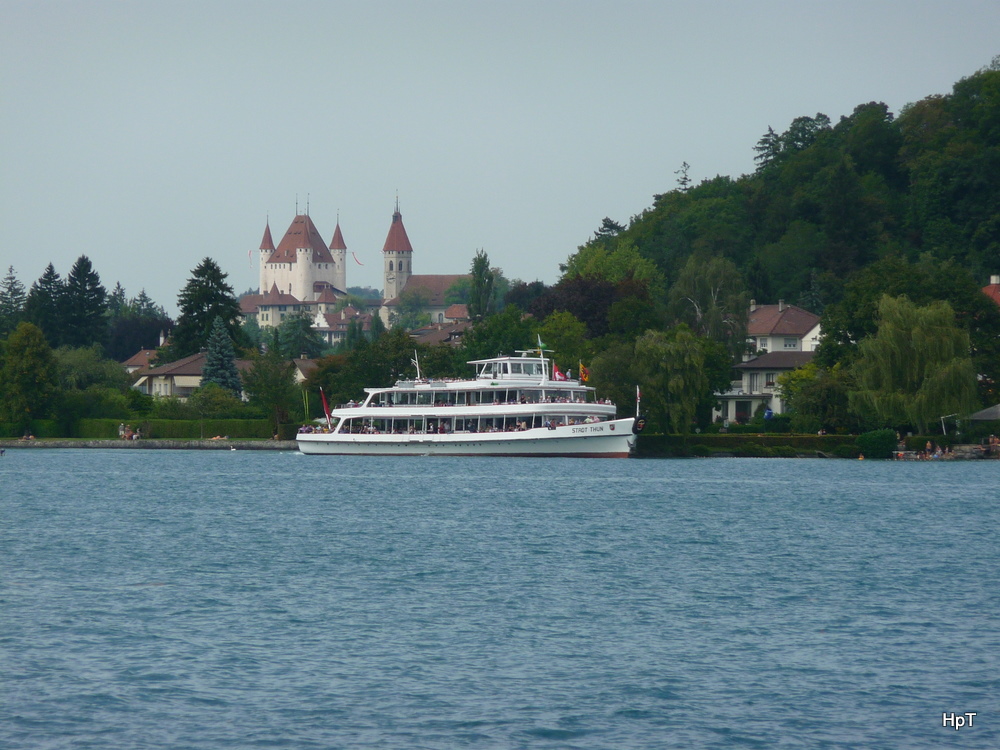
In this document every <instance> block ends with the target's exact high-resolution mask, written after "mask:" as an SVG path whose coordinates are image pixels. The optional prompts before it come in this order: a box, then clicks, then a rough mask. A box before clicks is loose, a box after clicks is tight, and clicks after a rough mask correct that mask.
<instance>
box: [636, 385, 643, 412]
mask: <svg viewBox="0 0 1000 750" xmlns="http://www.w3.org/2000/svg"><path fill="white" fill-rule="evenodd" d="M641 403H642V392H641V391H640V390H639V384H638V383H637V384H636V386H635V416H636V418H637V419H638V417H639V404H641Z"/></svg>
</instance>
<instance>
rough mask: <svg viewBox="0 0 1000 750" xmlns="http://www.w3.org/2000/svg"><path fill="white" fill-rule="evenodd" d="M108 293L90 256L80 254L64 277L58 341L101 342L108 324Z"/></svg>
mask: <svg viewBox="0 0 1000 750" xmlns="http://www.w3.org/2000/svg"><path fill="white" fill-rule="evenodd" d="M107 296H108V294H107V291H106V290H105V288H104V286H103V285H102V284H101V277H100V276H99V275H98V274H97V271H95V270H94V267H93V264H92V263H91V262H90V258H88V257H87V256H86V255H81V256H80V257H79V258H77V260H76V263H74V264H73V268H72V269H70V272H69V276H68V277H66V288H65V292H64V295H63V305H62V313H63V318H62V338H61V340H60V343H62V344H63V345H65V346H71V347H81V346H91V345H92V344H102V345H103V343H104V340H105V338H106V336H107V328H108V322H107V312H108V303H107Z"/></svg>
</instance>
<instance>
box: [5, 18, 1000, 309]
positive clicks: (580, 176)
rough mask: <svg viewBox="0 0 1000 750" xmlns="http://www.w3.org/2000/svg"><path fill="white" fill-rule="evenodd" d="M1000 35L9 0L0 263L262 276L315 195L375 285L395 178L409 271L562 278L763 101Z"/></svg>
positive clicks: (901, 67) (796, 108) (27, 275)
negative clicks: (264, 244)
mask: <svg viewBox="0 0 1000 750" xmlns="http://www.w3.org/2000/svg"><path fill="white" fill-rule="evenodd" d="M998 54H1000V2H997V0H951V1H950V2H943V1H942V0H935V1H933V2H932V1H921V2H917V1H913V2H906V1H905V0H893V1H892V2H885V1H883V0H863V1H858V2H836V0H834V1H833V2H818V1H817V2H810V1H809V0H795V1H790V2H776V1H773V0H755V1H754V2H737V1H733V2H707V1H705V0H697V1H691V2H688V1H686V0H683V1H677V2H669V1H667V0H660V1H659V2H627V1H625V2H622V1H621V0H617V1H616V2H611V1H610V0H606V1H603V2H546V0H532V1H530V2H502V1H494V2H489V3H486V2H472V1H470V0H466V1H464V2H452V1H450V0H449V1H446V0H439V1H421V2H379V1H377V0H376V1H372V2H338V1H335V0H333V1H330V2H309V1H302V2H295V1H294V0H289V1H282V2H278V1H276V0H261V1H258V2H254V1H253V0H250V1H245V0H240V1H236V0H230V1H228V2H224V1H222V0H217V1H213V0H198V1H197V2H187V1H178V0H170V1H169V2H159V1H158V2H103V1H94V2H90V1H87V0H73V1H72V2H70V1H67V0H26V1H23V2H22V1H11V0H0V60H2V63H0V227H2V229H0V231H2V241H0V265H2V269H0V270H2V273H0V275H3V274H4V273H5V272H6V269H7V267H8V266H9V265H13V266H14V269H15V271H16V273H17V275H18V277H19V278H20V280H21V281H22V283H24V284H25V286H26V287H30V285H31V284H32V283H33V282H34V281H35V280H36V279H37V278H38V277H39V276H40V275H41V273H42V271H43V270H44V268H45V266H46V264H48V263H49V262H52V263H53V264H54V265H55V268H56V270H57V271H58V272H59V273H60V274H62V275H63V276H64V277H65V276H66V274H67V273H68V272H69V270H70V268H71V266H72V264H73V262H74V261H75V260H76V258H77V257H79V256H80V255H81V254H86V255H87V256H89V257H90V259H91V260H92V261H93V263H94V266H95V268H96V270H97V271H98V273H100V275H101V279H102V281H103V282H104V284H105V286H106V287H107V288H108V289H109V290H110V289H111V288H112V287H113V286H114V284H115V282H121V284H122V286H123V287H125V291H126V293H127V294H128V295H129V296H133V295H135V294H137V293H138V292H139V291H140V289H142V288H145V289H146V291H147V293H148V294H149V295H150V296H151V297H152V298H153V299H154V301H156V302H157V303H159V304H162V305H163V306H164V307H166V308H167V311H168V312H170V313H171V314H175V313H176V300H177V294H178V292H179V291H180V289H181V288H182V287H183V286H184V284H185V283H186V281H187V279H188V278H189V277H190V274H191V271H192V269H194V267H195V266H196V265H197V264H198V263H199V262H200V261H201V259H202V258H204V257H206V256H209V257H212V258H213V259H215V260H216V261H217V262H218V263H219V265H220V266H221V267H222V269H223V271H225V272H226V273H228V274H229V281H230V282H231V283H232V285H233V287H234V288H235V290H236V291H237V293H239V292H242V291H245V290H246V289H248V288H250V287H255V286H256V285H257V280H258V276H257V273H258V271H257V262H256V255H257V248H258V247H259V245H260V241H261V236H262V234H263V230H264V224H265V221H266V220H267V219H268V217H270V224H271V231H272V234H273V235H274V240H275V242H278V241H279V240H280V238H281V236H282V235H283V234H284V232H285V230H286V229H287V228H288V225H289V224H290V223H291V221H292V219H293V217H294V215H295V210H296V197H297V200H298V208H299V211H300V212H303V213H304V212H305V211H306V206H307V203H308V207H309V213H310V215H311V216H312V218H313V221H314V222H315V224H316V226H317V227H318V229H319V231H320V232H321V233H322V235H323V237H324V238H325V239H326V241H327V242H329V240H330V238H331V237H332V235H333V231H334V227H335V225H336V222H337V216H338V212H339V216H340V225H341V230H342V232H343V235H344V239H345V241H346V243H347V246H348V250H350V251H353V252H354V253H355V254H356V255H357V258H358V260H359V261H361V263H363V264H364V265H363V266H361V265H357V264H354V263H353V262H352V264H351V265H350V266H349V268H348V284H349V285H352V286H353V285H358V286H373V287H376V288H380V287H381V284H382V279H381V269H382V264H381V249H382V244H383V242H384V241H385V237H386V233H387V232H388V229H389V224H390V220H391V216H392V212H393V209H394V205H395V201H396V196H397V194H398V196H399V205H400V210H401V212H402V214H403V222H404V224H405V226H406V229H407V232H408V234H409V237H410V241H411V243H412V244H413V248H414V271H415V272H416V273H466V272H467V271H468V269H469V265H470V263H471V260H472V257H473V255H474V254H475V251H476V249H477V248H483V249H484V250H485V251H486V252H487V253H488V254H489V256H490V259H491V261H492V262H493V264H494V265H496V266H500V267H501V268H503V270H504V273H505V274H506V275H507V277H508V278H520V279H523V280H526V281H531V280H534V279H540V280H542V281H545V282H546V283H552V282H554V281H555V280H556V279H557V277H558V275H559V269H558V266H559V263H561V262H564V261H565V260H566V258H567V257H568V256H569V255H570V254H572V253H573V252H575V250H576V248H577V247H578V246H579V245H580V244H582V243H584V242H585V241H586V240H587V239H588V238H589V237H590V236H591V235H592V234H593V232H594V230H595V229H597V228H598V226H600V223H601V220H602V219H603V218H604V217H605V216H610V217H611V218H613V219H615V220H617V221H619V222H621V223H623V224H624V223H627V221H628V219H629V218H630V217H631V216H633V215H635V214H638V213H640V212H641V211H643V209H645V208H647V207H649V206H650V205H651V203H652V196H653V195H654V194H655V193H662V192H666V191H668V190H670V189H672V188H674V187H675V186H676V179H677V177H676V175H675V174H674V172H675V170H677V169H678V168H679V167H680V165H681V163H682V162H684V161H686V162H688V163H689V164H690V165H691V169H690V175H691V177H692V178H693V179H694V181H695V182H699V181H701V180H702V179H705V178H708V177H713V176H715V175H717V174H725V175H732V176H738V175H740V174H744V173H747V172H751V171H752V170H753V156H754V152H753V150H752V149H753V146H754V144H755V143H756V142H757V140H758V139H759V138H760V136H761V135H762V134H763V133H764V132H765V131H766V130H767V128H768V126H771V127H773V128H774V129H775V130H776V131H778V132H781V131H783V130H785V129H786V128H787V127H788V124H789V123H790V122H791V120H792V119H793V118H795V117H798V116H800V115H814V114H815V113H817V112H823V113H825V114H827V115H829V116H830V118H831V119H832V120H833V121H834V122H837V121H838V120H839V118H840V117H841V116H843V115H848V114H850V113H851V111H852V110H853V109H854V107H855V106H856V105H858V104H861V103H865V102H869V101H873V100H874V101H884V102H885V103H886V104H888V105H889V108H890V109H891V110H892V111H894V112H897V113H898V111H899V109H900V108H901V107H902V106H903V105H905V104H907V103H908V102H914V101H917V100H919V99H922V98H924V97H925V96H928V95H931V94H943V93H948V92H949V91H950V90H951V86H952V84H953V83H954V82H955V81H957V80H958V79H959V78H961V77H963V76H966V75H969V74H971V73H973V72H975V71H976V70H977V69H979V68H981V67H983V66H985V65H987V64H988V63H989V62H990V60H991V59H992V58H993V57H994V56H995V55H998ZM248 251H253V256H254V262H253V267H252V268H251V263H250V259H249V258H248Z"/></svg>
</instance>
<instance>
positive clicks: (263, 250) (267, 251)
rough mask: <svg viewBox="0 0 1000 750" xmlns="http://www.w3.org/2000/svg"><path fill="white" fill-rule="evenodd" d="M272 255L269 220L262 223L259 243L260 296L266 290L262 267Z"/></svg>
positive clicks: (272, 246) (272, 244)
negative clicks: (262, 232)
mask: <svg viewBox="0 0 1000 750" xmlns="http://www.w3.org/2000/svg"><path fill="white" fill-rule="evenodd" d="M272 253H274V240H272V239H271V222H270V220H267V221H265V223H264V238H263V239H262V240H261V241H260V290H261V292H260V293H261V294H263V293H264V290H265V289H267V285H266V284H265V283H264V266H265V264H266V263H267V261H268V260H270V258H271V254H272Z"/></svg>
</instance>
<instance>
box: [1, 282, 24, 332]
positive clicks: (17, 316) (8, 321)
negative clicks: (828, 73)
mask: <svg viewBox="0 0 1000 750" xmlns="http://www.w3.org/2000/svg"><path fill="white" fill-rule="evenodd" d="M27 299H28V295H27V292H25V290H24V284H22V283H21V282H20V281H19V280H18V278H17V276H16V275H15V274H14V266H9V267H8V268H7V275H6V276H5V277H4V278H3V279H2V280H0V339H2V338H3V337H4V336H6V335H7V334H9V333H10V332H11V331H13V330H14V329H15V328H16V327H17V324H18V323H20V322H21V320H22V318H23V317H24V304H25V302H26V301H27Z"/></svg>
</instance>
